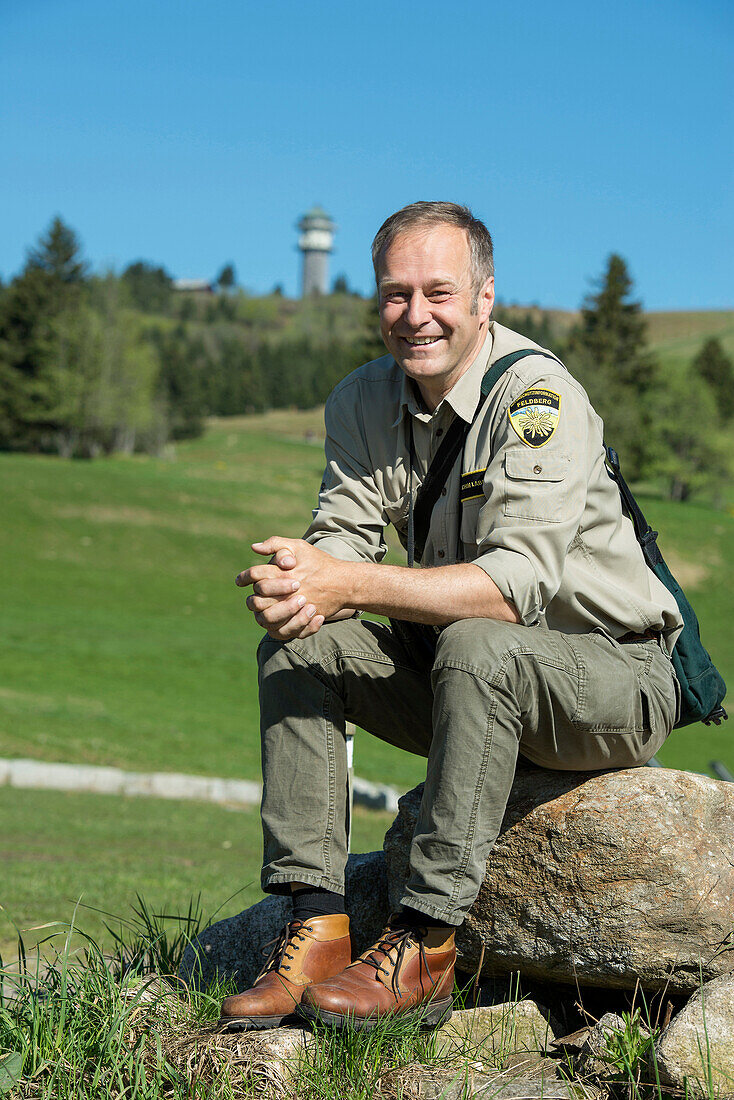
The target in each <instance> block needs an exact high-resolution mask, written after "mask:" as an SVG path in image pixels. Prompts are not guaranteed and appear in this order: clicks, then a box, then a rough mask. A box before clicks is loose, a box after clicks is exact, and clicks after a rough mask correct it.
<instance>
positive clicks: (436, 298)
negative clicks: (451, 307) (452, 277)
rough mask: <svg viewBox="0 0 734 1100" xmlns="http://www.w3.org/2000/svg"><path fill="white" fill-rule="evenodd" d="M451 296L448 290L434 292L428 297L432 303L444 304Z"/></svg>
mask: <svg viewBox="0 0 734 1100" xmlns="http://www.w3.org/2000/svg"><path fill="white" fill-rule="evenodd" d="M450 296H451V295H450V292H449V291H448V290H434V291H432V292H431V293H430V294H429V295H428V297H429V299H430V300H431V301H432V302H444V301H445V300H446V299H447V298H449V297H450Z"/></svg>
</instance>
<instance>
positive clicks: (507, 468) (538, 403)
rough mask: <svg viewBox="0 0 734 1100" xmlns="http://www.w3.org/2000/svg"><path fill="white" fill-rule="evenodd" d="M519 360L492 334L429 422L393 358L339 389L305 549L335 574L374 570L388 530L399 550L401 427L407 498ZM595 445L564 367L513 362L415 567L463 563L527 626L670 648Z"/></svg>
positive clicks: (594, 422)
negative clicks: (365, 565) (314, 549)
mask: <svg viewBox="0 0 734 1100" xmlns="http://www.w3.org/2000/svg"><path fill="white" fill-rule="evenodd" d="M529 347H532V348H537V347H538V345H537V344H534V343H533V342H532V341H530V340H528V339H527V338H526V337H524V336H521V335H520V334H519V333H516V332H513V331H512V330H510V329H507V328H504V327H503V326H502V325H499V324H497V323H496V322H490V324H489V327H488V332H487V337H486V340H485V342H484V345H483V347H482V349H481V351H480V353H479V355H478V356H477V358H476V359H475V361H474V363H473V364H472V365H471V367H469V369H468V370H467V371H466V372H465V373H464V374H463V375H462V377H461V378H460V379H459V381H458V382H457V383H456V385H455V386H454V387H453V389H452V390H451V391H450V392H449V393H448V394H447V395H446V397H445V398H444V399H443V400H442V401H441V403H440V404H439V405H438V407H437V408H436V409H435V411H434V412H432V413H430V412H427V411H426V409H425V406H424V405H423V403H422V401H421V398H420V394H419V392H418V390H417V389H416V388H414V386H413V383H412V381H411V380H410V379H409V378H408V377H407V376H406V375H405V374H404V373H403V371H402V370H401V369H400V367H398V365H397V364H396V363H395V360H394V359H393V358H392V356H390V355H386V356H384V357H383V358H382V359H377V360H374V361H373V362H371V363H366V364H365V365H364V366H362V367H359V368H358V369H357V370H355V371H353V372H352V373H351V374H349V375H348V376H347V377H346V378H344V379H343V380H342V381H341V382H340V383H339V384H338V385H337V386H336V388H335V389H334V391H333V393H332V394H331V395H330V397H329V399H328V401H327V403H326V414H325V419H326V471H325V474H324V480H323V483H322V486H321V490H320V493H319V500H318V506H317V507H316V509H315V510H314V513H313V521H312V523H311V525H310V527H309V529H308V531H307V532H306V534H305V536H304V537H305V538H306V539H307V540H308V541H309V542H311V543H313V544H314V545H316V546H318V547H319V548H320V549H322V550H325V551H326V552H327V553H329V554H331V555H332V556H333V557H335V558H340V559H342V560H346V561H371V562H379V561H381V560H382V558H383V557H384V554H385V551H386V545H385V539H384V531H385V528H386V527H387V525H388V524H393V526H394V527H395V528H396V530H397V532H398V534H399V536H400V538H401V541H402V542H403V545H405V543H406V539H407V528H408V504H409V480H410V479H409V462H410V460H409V419H410V418H412V423H413V438H414V451H415V458H414V470H413V477H412V485H413V493H415V492H416V490H417V489H418V487H419V485H420V484H421V482H422V480H423V478H424V477H425V475H426V471H427V469H428V466H429V464H430V462H431V459H432V458H433V456H434V454H435V452H436V450H437V448H438V446H439V445H440V443H441V439H442V438H443V436H444V435H445V433H446V431H447V429H448V427H449V426H450V424H451V422H452V421H453V419H454V417H456V416H460V417H461V418H462V419H463V420H466V421H467V422H469V423H472V420H473V418H474V415H475V413H476V412H477V406H478V405H479V403H480V400H482V398H481V392H480V386H481V382H482V377H483V375H484V374H485V372H486V371H487V370H488V369H489V367H491V366H492V364H493V363H494V362H496V360H498V359H500V358H501V357H502V356H504V355H507V354H508V353H509V352H512V351H516V350H519V349H520V348H529ZM538 350H541V349H540V348H538ZM602 440H603V425H602V422H601V420H600V419H599V417H598V416H597V415H596V413H595V412H594V410H593V409H592V407H591V405H590V403H589V399H588V397H587V396H586V393H585V392H584V390H583V389H582V387H581V386H580V385H579V383H578V382H577V381H576V380H575V379H574V378H572V377H571V375H570V374H569V373H568V371H567V370H566V368H565V367H563V366H561V364H560V363H557V362H555V361H553V360H552V359H547V358H544V357H540V356H526V357H525V358H523V359H521V360H519V361H518V362H517V363H515V365H514V366H513V367H511V368H509V369H508V370H507V371H506V372H505V373H504V374H503V375H502V377H501V378H500V379H499V380H498V382H497V383H496V384H495V386H494V388H493V389H492V391H491V392H490V394H489V395H488V397H487V398H485V399H483V400H482V407H481V408H480V410H479V412H478V414H477V416H476V419H475V420H474V422H473V424H472V427H471V429H470V431H469V434H468V436H467V439H466V443H465V446H464V452H463V456H462V460H461V462H459V461H458V460H457V462H456V463H455V466H454V469H453V470H452V472H451V474H450V475H449V478H448V480H447V482H446V486H445V488H444V490H443V493H442V495H441V496H439V498H438V500H437V502H436V505H435V507H434V510H433V514H432V517H431V525H430V529H429V533H428V538H427V541H426V545H425V550H424V553H423V558H422V565H423V567H430V566H436V565H450V564H452V563H454V562H458V561H466V562H473V563H474V564H475V565H477V566H479V567H480V568H481V569H483V570H484V571H485V572H486V573H487V574H488V575H489V576H490V577H491V578H492V580H493V581H494V583H495V584H496V585H497V587H498V588H499V590H500V592H501V593H502V595H503V596H504V597H505V598H506V599H507V600H509V601H510V602H511V603H512V604H513V605H514V606H515V607H516V608H517V612H518V614H519V616H520V620H521V622H522V623H524V624H525V625H526V626H535V625H541V626H546V627H548V628H550V629H553V630H560V631H564V632H566V633H570V634H579V633H589V632H591V631H593V630H598V629H601V630H602V631H604V632H605V633H606V634H609V635H610V636H611V637H613V638H619V637H621V636H622V635H624V634H627V633H628V632H630V631H632V632H634V633H640V634H641V633H644V632H645V631H646V630H653V631H662V632H663V633H664V634H665V636H666V640H667V643H668V648H669V649H672V646H673V644H674V643H675V640H676V638H677V636H678V634H679V633H680V629H681V626H682V620H681V617H680V614H679V611H678V607H677V605H676V603H675V600H674V598H673V596H672V595H671V594H670V593H669V592H668V591H667V589H666V588H665V587H664V585H663V584H662V583H661V582H660V581H659V580H658V579H657V577H656V576H655V575H654V573H653V572H652V571H651V570H650V569H649V568H648V567H647V565H646V564H645V561H644V558H643V556H642V552H641V550H640V547H639V545H638V543H637V539H636V537H635V533H634V528H633V526H632V522H631V520H630V519H629V518H628V517H627V516H626V515H624V514H623V512H622V507H621V502H620V496H619V490H618V489H617V486H616V485H615V483H614V482H613V481H612V480H611V478H610V477H609V475H608V473H607V471H606V467H605V462H604V447H603V443H602Z"/></svg>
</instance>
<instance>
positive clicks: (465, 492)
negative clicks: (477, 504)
mask: <svg viewBox="0 0 734 1100" xmlns="http://www.w3.org/2000/svg"><path fill="white" fill-rule="evenodd" d="M486 472H487V467H486V466H485V467H484V469H483V470H469V471H468V472H467V473H465V474H462V475H461V493H460V499H461V503H462V504H466V502H467V500H474V499H475V498H476V497H483V496H484V475H485V474H486Z"/></svg>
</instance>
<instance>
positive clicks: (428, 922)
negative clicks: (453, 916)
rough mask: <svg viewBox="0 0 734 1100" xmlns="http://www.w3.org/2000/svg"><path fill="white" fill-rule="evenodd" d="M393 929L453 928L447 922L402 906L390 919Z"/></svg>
mask: <svg viewBox="0 0 734 1100" xmlns="http://www.w3.org/2000/svg"><path fill="white" fill-rule="evenodd" d="M390 927H391V928H452V927H453V926H452V925H450V924H449V923H448V921H445V920H438V919H437V918H436V917H429V916H428V914H427V913H419V912H418V910H417V909H411V908H409V906H407V905H401V907H400V909H398V911H397V913H395V914H393V916H392V917H391V918H390Z"/></svg>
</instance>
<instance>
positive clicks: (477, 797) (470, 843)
mask: <svg viewBox="0 0 734 1100" xmlns="http://www.w3.org/2000/svg"><path fill="white" fill-rule="evenodd" d="M496 714H497V700H496V699H493V700H492V704H491V706H490V708H489V713H488V715H487V731H486V734H485V738H484V752H483V753H482V762H481V764H480V767H479V774H478V776H477V782H476V785H475V787H474V803H473V805H472V809H471V814H470V815H469V825H468V828H467V834H466V843H465V845H464V854H463V856H462V859H461V864H460V865H459V867H458V868H457V870H456V871H455V872H454V875H453V878H454V888H453V890H452V892H451V897H450V899H449V904H450V906H451V908H452V909H453V908H454V906H455V905H456V902H457V899H458V897H459V894H460V892H461V887H462V884H463V882H464V879H465V877H466V869H467V867H468V866H469V860H470V858H471V853H472V849H473V848H474V835H475V833H476V826H477V816H478V813H479V803H480V801H481V798H482V791H483V790H484V780H485V778H486V775H487V765H488V763H489V758H490V756H491V755H492V746H493V744H494V719H495V716H496Z"/></svg>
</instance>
